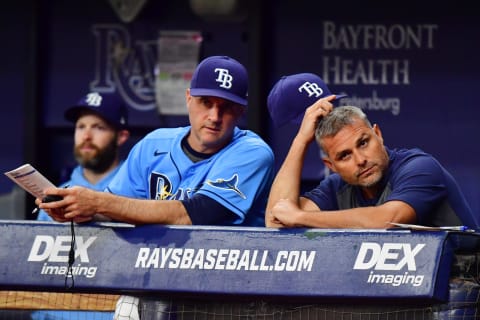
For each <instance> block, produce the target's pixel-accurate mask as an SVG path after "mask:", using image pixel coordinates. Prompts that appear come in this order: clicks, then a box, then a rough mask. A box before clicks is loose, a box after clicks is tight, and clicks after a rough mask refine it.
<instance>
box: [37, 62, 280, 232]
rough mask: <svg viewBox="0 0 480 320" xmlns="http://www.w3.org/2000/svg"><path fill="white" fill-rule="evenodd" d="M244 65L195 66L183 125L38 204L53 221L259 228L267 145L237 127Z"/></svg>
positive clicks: (267, 175) (269, 159) (267, 180)
mask: <svg viewBox="0 0 480 320" xmlns="http://www.w3.org/2000/svg"><path fill="white" fill-rule="evenodd" d="M247 91H248V76H247V71H246V69H245V67H244V66H243V65H242V64H240V63H239V62H238V61H236V60H235V59H232V58H230V57H226V56H212V57H208V58H206V59H204V60H203V61H201V62H200V63H199V65H198V66H197V68H196V70H195V72H194V74H193V77H192V80H191V85H190V88H188V89H187V90H186V105H187V109H188V115H189V120H190V125H189V126H187V127H182V128H160V129H157V130H154V131H153V132H151V133H150V134H148V135H147V136H145V137H144V138H143V139H142V140H140V141H139V142H138V143H137V144H136V145H135V146H134V147H133V148H132V150H131V152H130V154H129V156H128V158H127V159H126V161H125V163H124V164H123V165H122V167H121V168H120V170H119V171H118V173H117V175H116V176H115V178H114V179H113V180H112V182H111V183H110V184H109V186H108V187H107V189H106V191H107V192H97V191H93V190H91V189H88V188H83V187H78V186H75V187H71V188H68V189H61V188H57V189H50V190H47V191H46V194H50V195H60V196H62V197H63V200H61V201H57V202H50V203H40V199H37V203H38V204H39V205H40V207H41V208H42V209H46V210H47V211H48V212H49V214H50V215H51V216H52V218H54V219H55V220H57V221H69V220H72V219H73V220H74V221H76V222H84V221H90V220H92V219H94V216H95V215H96V214H101V215H103V216H106V217H108V218H109V219H111V220H113V221H122V222H127V223H132V224H145V223H159V224H180V225H190V224H193V225H226V226H228V225H242V226H264V225H265V220H264V213H265V206H266V200H267V197H268V192H269V190H270V185H271V182H272V179H273V174H274V165H273V163H274V158H273V152H272V150H271V149H270V147H269V146H268V145H267V144H266V143H265V142H264V141H263V140H262V139H261V138H260V137H259V136H258V135H257V134H255V133H253V132H252V131H249V130H242V129H240V128H238V124H239V122H240V120H241V118H242V116H243V115H244V113H245V112H246V107H247Z"/></svg>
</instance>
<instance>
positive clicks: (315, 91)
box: [298, 81, 323, 98]
mask: <svg viewBox="0 0 480 320" xmlns="http://www.w3.org/2000/svg"><path fill="white" fill-rule="evenodd" d="M302 91H305V92H306V93H308V96H309V97H311V96H313V95H315V97H317V98H318V97H320V96H321V95H322V94H323V90H322V88H320V87H319V86H318V84H316V83H311V82H308V81H307V82H305V83H304V84H302V85H301V86H300V87H299V88H298V92H302Z"/></svg>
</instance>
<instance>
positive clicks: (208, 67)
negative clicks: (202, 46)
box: [190, 56, 248, 106]
mask: <svg viewBox="0 0 480 320" xmlns="http://www.w3.org/2000/svg"><path fill="white" fill-rule="evenodd" d="M190 95H192V96H194V97H199V96H212V97H218V98H223V99H226V100H229V101H233V102H235V103H238V104H240V105H242V106H247V97H248V74H247V70H246V69H245V67H244V66H243V65H242V64H241V63H240V62H238V61H237V60H235V59H233V58H230V57H227V56H211V57H208V58H205V59H204V60H202V61H201V62H200V63H199V64H198V66H197V68H196V69H195V72H194V74H193V77H192V81H191V83H190Z"/></svg>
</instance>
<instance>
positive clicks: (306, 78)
mask: <svg viewBox="0 0 480 320" xmlns="http://www.w3.org/2000/svg"><path fill="white" fill-rule="evenodd" d="M332 94H333V93H331V92H330V89H328V87H327V85H326V83H325V82H324V81H323V80H322V79H321V78H320V77H319V76H317V75H316V74H313V73H297V74H293V75H289V76H283V77H281V78H280V80H278V81H277V83H276V84H275V85H274V86H273V88H272V90H270V93H269V94H268V99H267V107H268V111H269V112H270V117H271V118H272V120H273V123H274V125H275V127H280V126H283V125H285V124H287V123H288V122H293V123H297V124H298V123H301V122H302V120H303V115H304V113H305V110H306V109H307V108H308V107H309V106H311V105H312V104H313V103H315V102H316V101H317V100H318V99H320V98H324V97H328V96H330V95H332ZM335 96H336V97H335V100H338V99H341V98H344V97H346V96H347V95H346V94H335Z"/></svg>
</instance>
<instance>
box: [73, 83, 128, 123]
mask: <svg viewBox="0 0 480 320" xmlns="http://www.w3.org/2000/svg"><path fill="white" fill-rule="evenodd" d="M85 113H94V114H96V115H98V116H100V117H101V118H102V119H104V120H105V121H106V122H108V123H109V124H110V125H112V126H114V127H115V128H116V129H117V130H120V129H124V128H125V127H126V126H127V124H128V114H127V107H126V105H125V103H124V101H123V99H121V98H120V96H118V95H117V94H114V93H99V92H90V93H88V94H87V95H85V96H84V97H83V98H82V99H80V101H78V102H77V104H75V105H74V106H72V107H70V108H68V109H67V110H66V111H65V114H64V116H65V119H67V120H68V121H71V122H73V123H75V122H77V120H78V118H79V117H80V116H81V115H83V114H85Z"/></svg>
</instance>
